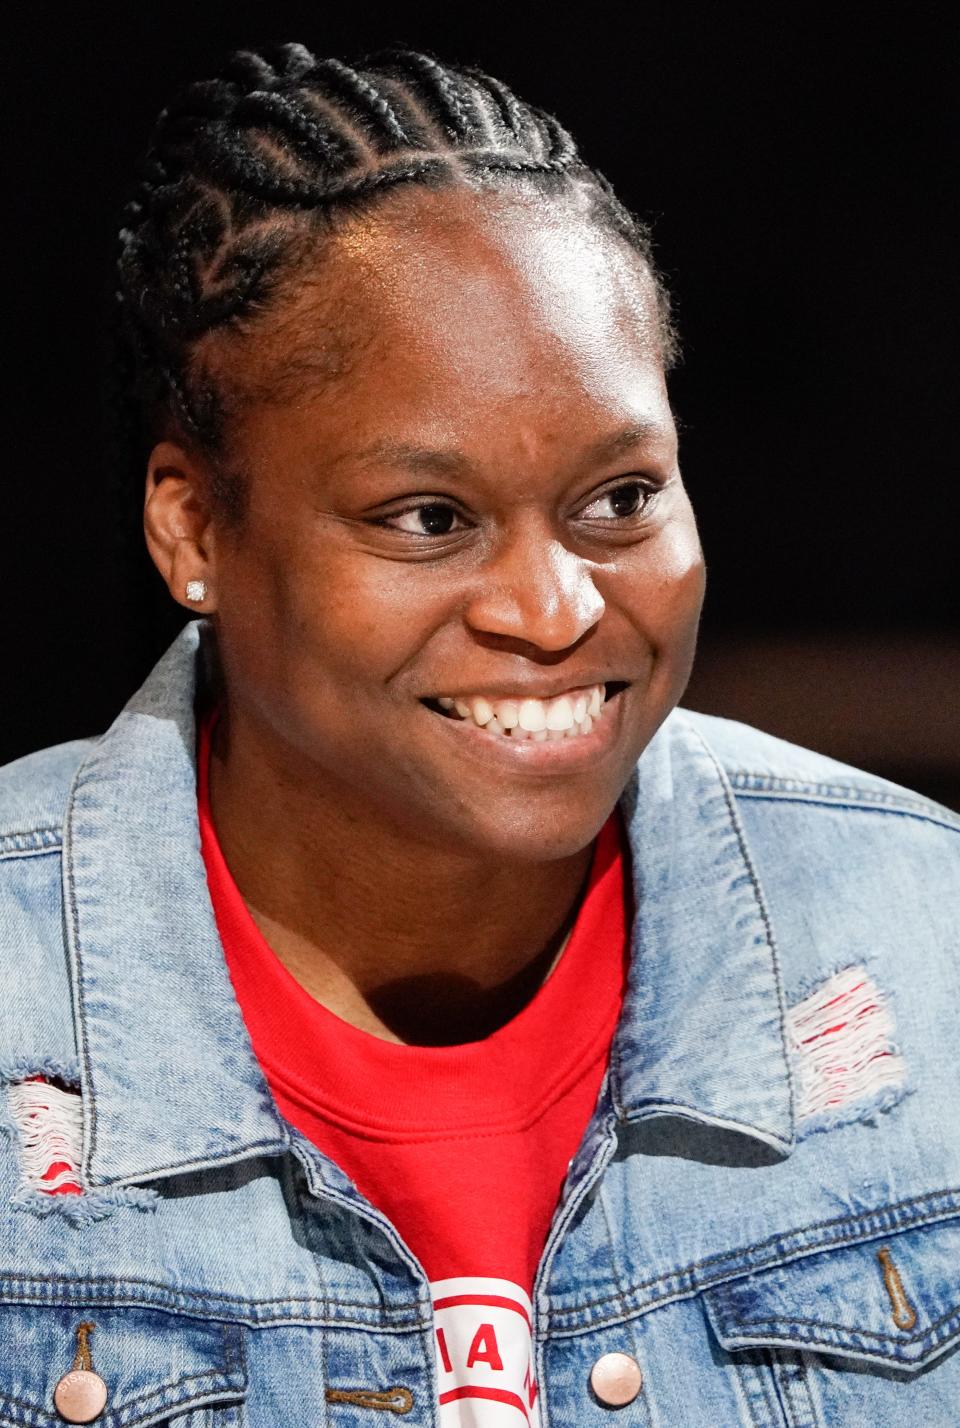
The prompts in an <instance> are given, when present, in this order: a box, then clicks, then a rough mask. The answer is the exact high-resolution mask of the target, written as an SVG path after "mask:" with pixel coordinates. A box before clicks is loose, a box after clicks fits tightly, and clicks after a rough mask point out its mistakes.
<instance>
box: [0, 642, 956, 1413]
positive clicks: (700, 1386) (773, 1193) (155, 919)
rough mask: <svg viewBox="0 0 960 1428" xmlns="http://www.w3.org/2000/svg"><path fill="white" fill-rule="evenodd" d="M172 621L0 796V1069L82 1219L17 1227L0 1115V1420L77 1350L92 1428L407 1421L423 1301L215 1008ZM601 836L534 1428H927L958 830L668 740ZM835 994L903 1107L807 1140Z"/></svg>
mask: <svg viewBox="0 0 960 1428" xmlns="http://www.w3.org/2000/svg"><path fill="white" fill-rule="evenodd" d="M202 626H203V622H195V623H194V624H192V625H190V626H188V627H187V629H186V630H185V631H184V632H183V634H182V635H181V636H180V637H179V638H178V640H177V641H176V642H175V644H174V645H173V646H172V647H171V649H170V650H169V652H168V653H167V655H166V656H165V657H164V659H163V660H162V661H161V662H160V664H159V665H158V666H157V668H156V669H155V671H154V672H153V674H152V675H151V676H150V678H149V680H148V681H147V683H146V684H145V685H144V687H143V689H142V690H141V691H140V692H139V693H138V694H137V695H136V696H135V697H134V698H133V699H132V700H131V701H130V703H129V704H128V706H127V707H126V709H125V710H124V711H123V712H122V713H121V715H120V716H119V718H118V719H117V720H116V722H115V723H114V725H113V726H112V728H111V729H110V730H109V731H108V732H107V733H106V734H105V735H104V736H103V737H102V738H99V739H91V740H84V741H78V742H75V743H71V744H67V745H63V746H61V747H58V748H53V749H47V750H44V751H42V752H40V753H38V754H34V755H31V756H30V757H28V758H26V759H22V760H20V761H18V762H17V763H15V764H12V765H10V766H9V767H8V768H6V769H5V770H4V771H2V772H0V958H2V970H3V995H2V997H0V1075H2V1078H3V1080H4V1081H5V1082H7V1083H11V1084H13V1083H18V1082H22V1081H23V1079H24V1078H25V1077H28V1076H30V1075H32V1074H35V1073H43V1074H46V1075H48V1076H50V1075H54V1074H59V1075H60V1076H61V1077H63V1078H65V1079H66V1080H67V1081H75V1082H77V1083H79V1085H80V1086H81V1087H82V1106H83V1129H84V1135H83V1162H82V1180H83V1186H84V1193H83V1194H82V1195H76V1196H56V1197H54V1196H49V1195H44V1194H43V1193H42V1192H39V1191H37V1190H36V1189H31V1188H30V1187H29V1185H27V1184H26V1182H25V1171H24V1156H23V1146H22V1141H21V1136H20V1134H19V1132H18V1129H17V1125H16V1123H15V1121H14V1119H13V1116H12V1113H11V1111H10V1109H9V1106H8V1105H7V1098H6V1097H4V1096H3V1095H2V1094H0V1106H2V1112H0V1114H2V1117H3V1129H4V1130H5V1132H6V1135H5V1136H4V1137H0V1345H2V1352H0V1424H9V1425H14V1424H16V1425H23V1428H27V1425H29V1428H44V1425H53V1424H56V1423H60V1422H61V1420H60V1418H59V1416H58V1415H57V1413H56V1411H55V1409H54V1406H53V1398H52V1395H53V1390H54V1386H55V1385H56V1383H57V1380H58V1379H59V1378H60V1376H61V1375H62V1374H63V1372H64V1371H65V1370H66V1369H68V1368H69V1367H70V1364H71V1362H72V1360H73V1355H74V1349H75V1343H76V1327H77V1324H78V1323H79V1322H80V1321H81V1320H90V1321H93V1322H94V1323H95V1324H96V1325H97V1328H96V1330H95V1333H94V1335H93V1337H92V1339H91V1347H92V1350H93V1356H94V1368H95V1369H96V1370H97V1372H99V1373H100V1375H101V1376H102V1377H103V1379H104V1380H105V1381H106V1383H107V1385H108V1388H109V1393H110V1398H109V1401H108V1405H107V1408H106V1410H105V1411H104V1413H103V1414H102V1415H101V1417H100V1418H99V1419H98V1420H97V1422H98V1423H99V1424H101V1425H103V1428H120V1425H134V1424H136V1425H148V1424H155V1423H169V1424H171V1425H176V1428H224V1426H225V1425H228V1424H229V1425H247V1428H321V1425H330V1428H340V1425H343V1428H376V1424H377V1423H381V1422H382V1423H386V1422H388V1421H391V1420H392V1418H393V1416H394V1415H395V1413H396V1412H397V1410H398V1409H400V1408H405V1407H406V1406H407V1404H408V1403H409V1402H410V1400H409V1399H407V1398H404V1397H402V1396H398V1397H395V1398H393V1399H391V1398H390V1397H389V1396H388V1397H386V1398H385V1399H381V1400H376V1399H370V1400H369V1401H368V1403H369V1406H364V1403H363V1401H354V1402H341V1401H337V1394H338V1392H343V1391H354V1390H366V1391H369V1392H370V1393H373V1394H389V1391H390V1390H392V1389H397V1388H405V1389H407V1390H409V1393H410V1395H412V1406H411V1407H410V1408H409V1411H408V1412H407V1413H406V1415H405V1416H404V1421H405V1422H407V1423H410V1424H417V1425H421V1424H423V1425H426V1424H431V1423H435V1422H436V1421H437V1409H436V1407H435V1401H436V1385H435V1368H434V1352H433V1341H432V1324H431V1313H430V1296H429V1290H428V1286H427V1283H426V1281H425V1278H424V1275H423V1273H422V1271H421V1269H420V1267H419V1265H418V1264H417V1262H416V1260H415V1259H414V1257H413V1256H412V1254H411V1253H410V1251H409V1250H408V1249H407V1248H406V1247H405V1245H404V1244H403V1243H402V1242H401V1240H400V1238H399V1236H398V1235H397V1233H396V1231H395V1230H394V1229H393V1227H392V1226H391V1225H390V1224H389V1223H388V1222H387V1221H386V1219H385V1218H384V1217H383V1216H382V1215H381V1214H380V1213H378V1211H377V1210H376V1209H374V1208H373V1207H371V1206H370V1205H369V1204H368V1203H366V1202H365V1201H364V1200H363V1199H362V1197H361V1196H360V1195H359V1193H358V1192H357V1191H356V1189H355V1188H354V1187H353V1185H352V1184H351V1182H350V1181H349V1180H348V1178H347V1177H346V1176H345V1175H344V1174H343V1173H342V1171H341V1170H339V1169H338V1168H337V1166H335V1165H334V1164H332V1163H331V1162H330V1161H329V1160H327V1159H325V1158H324V1157H323V1156H322V1155H321V1154H319V1152H317V1151H316V1150H315V1149H314V1148H313V1147H312V1146H311V1145H310V1144H308V1143H307V1142H306V1141H305V1140H304V1139H303V1137H302V1136H300V1135H299V1134H298V1133H297V1132H295V1131H294V1130H293V1129H292V1128H291V1127H290V1126H289V1125H288V1124H287V1123H285V1121H284V1120H283V1119H282V1118H281V1117H280V1115H279V1114H278V1112H277V1110H276V1107H275V1105H274V1103H273V1100H272V1098H271V1095H270V1093H269V1091H268V1089H267V1086H266V1084H265V1081H264V1077H263V1075H262V1073H261V1070H260V1068H259V1065H258V1063H257V1061H256V1060H255V1058H254V1056H253V1053H252V1050H251V1047H250V1043H249V1040H248V1037H247V1034H246V1030H245V1027H244V1024H243V1021H242V1019H241V1015H240V1012H239V1009H238V1007H237V1004H236V1001H235V998H234V996H233V992H232V988H231V985H230V981H229V978H228V975H227V972H226V968H225V964H224V959H223V955H222V950H221V947H220V943H219V941H218V937H217V932H216V928H215V924H214V919H213V914H212V911H211V907H210V901H209V898H208V894H207V888H206V882H205V877H204V869H203V863H202V860H201V856H200V849H199V839H198V830H197V817H196V798H195V753H194V712H193V710H194V698H195V693H196V685H197V680H198V677H199V672H200V671H201V670H202V668H203V661H202V659H201V658H200V657H199V654H198V651H202V647H203V641H204V640H205V639H206V636H205V635H203V636H202V634H201V631H202ZM623 806H624V810H625V813H626V816H627V821H628V826H629V832H630V840H631V846H632V858H633V866H634V873H635V878H636V902H637V907H638V915H637V919H636V924H635V927H634V931H633V962H632V973H631V984H630V991H629V996H628V1000H627V1005H626V1008H625V1011H624V1015H623V1019H622V1023H621V1026H620V1028H619V1031H618V1034H617V1037H616V1041H615V1047H614V1053H613V1056H612V1062H611V1067H610V1073H609V1076H608V1078H607V1082H606V1084H605V1086H604V1089H603V1091H602V1093H601V1098H600V1103H599V1105H598V1107H597V1110H596V1113H595V1115H594V1117H593V1120H592V1122H591V1124H590V1127H589V1129H588V1131H587V1134H586V1137H585V1139H584V1142H583V1145H582V1147H581V1149H580V1151H579V1153H578V1154H577V1156H576V1157H575V1159H574V1161H573V1162H572V1164H571V1168H570V1174H569V1177H568V1180H567V1184H566V1188H565V1191H564V1194H563V1198H562V1203H561V1205H560V1207H559V1208H558V1211H557V1214H556V1216H555V1219H554V1222H553V1226H552V1229H551V1232H550V1236H549V1241H548V1244H547V1246H546V1249H545V1251H544V1255H543V1259H542V1262H541V1265H540V1270H539V1275H538V1280H537V1284H536V1289H535V1295H534V1299H535V1315H536V1344H537V1356H538V1377H539V1385H540V1405H541V1416H542V1422H543V1423H544V1425H547V1428H561V1425H563V1428H567V1425H571V1428H581V1425H587V1428H589V1426H590V1425H596V1428H602V1425H605V1424H608V1423H609V1424H613V1423H614V1422H616V1424H617V1425H627V1424H629V1425H644V1428H647V1425H656V1428H687V1425H696V1426H697V1428H704V1425H706V1428H727V1425H731V1428H732V1426H733V1425H744V1428H774V1425H776V1428H783V1425H792V1426H793V1428H801V1425H802V1428H812V1425H843V1428H892V1425H900V1424H911V1425H916V1428H948V1425H949V1428H955V1425H956V1424H958V1423H960V1355H958V1354H957V1353H956V1352H954V1351H955V1350H956V1348H957V1345H958V1342H960V1121H958V1105H960V1065H958V1062H960V1046H958V1042H960V1038H958V1018H957V1008H958V1005H960V986H958V980H960V975H958V965H960V964H958V943H960V837H958V833H960V820H958V819H957V818H955V817H954V816H953V815H952V814H950V813H948V812H947V811H946V810H945V809H942V808H939V807H937V806H936V805H934V804H931V803H929V802H926V801H925V800H924V799H922V798H920V797H919V796H916V795H913V794H911V793H908V792H906V791H905V790H902V789H899V788H896V787H895V786H893V785H891V784H889V783H885V782H883V781H881V780H879V779H877V778H874V777H872V776H870V775H867V774H864V773H860V772H857V771H856V770H853V769H850V768H847V767H844V766H842V765H839V764H837V763H834V762H831V761H829V760H827V759H825V758H822V757H820V756H819V755H817V754H813V753H810V752H808V751H806V750H803V749H799V748H795V747H793V746H791V745H788V744H785V743H782V742H780V741H778V740H776V739H773V738H771V737H768V736H767V735H765V734H762V733H759V732H757V731H756V730H754V729H750V728H746V727H744V726H742V725H737V724H733V723H728V722H726V721H723V720H718V719H713V718H707V717H705V716H702V715H698V714H691V713H688V712H684V711H682V710H678V711H675V712H674V713H673V714H672V715H671V716H670V718H669V719H668V720H667V721H666V723H665V724H664V725H663V727H662V728H661V730H660V731H659V733H658V734H657V736H656V737H655V738H654V740H653V742H652V743H651V745H650V746H649V748H648V749H647V751H646V752H645V753H644V755H643V757H642V759H641V760H640V763H639V765H638V768H637V771H636V776H635V777H634V779H633V780H632V782H631V784H630V785H629V787H628V788H627V790H626V792H625V794H624V799H623ZM848 967H852V968H857V969H863V970H864V974H865V975H866V976H867V977H868V978H869V979H870V983H871V985H872V986H873V987H875V988H876V990H877V995H878V996H879V997H881V998H883V999H885V1003H886V1006H887V1008H888V1011H889V1014H890V1015H891V1016H892V1018H893V1020H894V1022H895V1038H894V1039H893V1040H892V1041H891V1043H890V1048H889V1050H890V1053H891V1055H892V1054H893V1053H896V1054H898V1055H899V1056H900V1057H901V1058H902V1065H903V1067H904V1068H905V1069H904V1073H903V1076H902V1078H901V1080H902V1085H895V1086H893V1087H889V1086H888V1087H887V1088H886V1090H874V1091H871V1092H870V1093H869V1094H852V1095H850V1096H848V1097H847V1099H846V1100H845V1101H844V1100H843V1098H842V1097H841V1102H842V1103H841V1104H840V1105H839V1106H837V1107H835V1108H834V1109H832V1110H828V1111H827V1112H825V1113H817V1112H816V1110H815V1108H812V1106H811V1103H810V1096H809V1091H808V1090H805V1089H804V1086H805V1082H804V1080H803V1078H804V1076H805V1075H806V1074H807V1073H806V1072H805V1071H804V1067H805V1066H808V1065H809V1060H807V1061H805V1060H804V1056H805V1055H806V1052H805V1051H803V1050H802V1049H798V1047H799V1043H798V1040H797V1037H796V1036H795V1034H794V1033H793V1032H791V1029H790V1028H791V1025H792V1022H791V1016H793V1015H794V1012H793V1011H791V1009H795V1008H797V1007H798V1006H799V1007H800V1008H801V1010H802V1008H803V1007H804V1006H807V1005H809V1004H810V1002H809V999H810V998H811V997H816V995H817V991H818V988H819V987H820V986H821V984H823V983H824V982H825V981H826V980H827V979H829V978H830V977H831V976H832V975H833V974H835V973H836V972H837V971H838V970H840V969H845V968H848ZM584 995H585V996H588V995H589V988H588V987H585V988H584ZM888 1064H890V1065H899V1064H900V1063H898V1062H894V1061H892V1060H891V1061H890V1062H889V1063H888ZM7 1090H8V1091H9V1086H8V1087H7ZM882 1251H887V1252H888V1253H887V1255H886V1257H885V1258H880V1257H879V1256H880V1254H881V1252H882ZM890 1266H893V1267H894V1270H895V1273H896V1275H898V1276H899V1278H896V1277H895V1276H894V1274H893V1273H891V1271H890ZM898 1286H899V1288H898ZM616 1351H622V1352H625V1353H629V1354H632V1355H633V1356H634V1357H635V1358H636V1360H637V1361H638V1363H639V1364H640V1367H641V1368H642V1371H643V1388H642V1390H641V1392H640V1393H639V1395H638V1396H637V1397H636V1398H635V1400H634V1401H633V1402H632V1403H631V1404H629V1405H628V1406H626V1407H624V1408H620V1409H616V1410H612V1409H610V1408H607V1407H605V1406H604V1405H603V1404H602V1403H600V1402H599V1401H598V1399H597V1398H596V1397H595V1396H594V1395H593V1393H592V1392H591V1389H590V1386H589V1379H590V1371H591V1368H592V1366H593V1364H594V1362H595V1361H596V1360H597V1358H598V1357H599V1356H600V1355H602V1354H604V1353H607V1352H616ZM519 1417H520V1415H519V1414H518V1418H519Z"/></svg>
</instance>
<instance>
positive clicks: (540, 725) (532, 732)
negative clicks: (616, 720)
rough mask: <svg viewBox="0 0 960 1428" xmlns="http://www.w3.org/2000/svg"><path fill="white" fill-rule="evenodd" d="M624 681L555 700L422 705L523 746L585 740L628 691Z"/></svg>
mask: <svg viewBox="0 0 960 1428" xmlns="http://www.w3.org/2000/svg"><path fill="white" fill-rule="evenodd" d="M626 688H627V685H626V682H625V681H623V680H611V681H610V682H609V683H607V684H590V685H584V686H580V687H579V688H576V689H570V690H567V691H565V692H564V693H563V694H558V695H556V696H555V697H554V698H552V699H531V698H530V697H529V696H523V697H518V698H514V699H510V698H507V699H499V698H498V699H494V698H489V697H488V696H486V695H483V694H470V695H467V696H466V697H464V698H458V699H454V698H452V697H450V696H445V695H440V696H438V697H437V698H430V699H423V700H421V703H422V704H424V705H426V707H427V708H428V709H429V710H431V711H432V712H433V713H434V714H439V715H440V716H441V717H443V718H445V719H453V720H456V721H459V722H461V723H470V724H473V725H475V726H476V727H477V728H479V729H483V730H484V732H485V733H487V734H493V735H494V736H495V737H501V738H505V739H512V740H514V741H515V742H519V741H521V740H523V739H531V740H533V741H534V742H536V743H546V742H547V741H552V740H559V739H576V738H582V737H583V735H585V734H589V733H590V732H591V730H592V729H593V727H594V725H595V724H597V723H599V722H600V720H602V719H603V717H604V710H605V709H606V706H607V704H608V703H609V702H610V701H611V700H612V699H615V698H616V696H617V695H618V694H620V693H621V691H622V690H624V689H626Z"/></svg>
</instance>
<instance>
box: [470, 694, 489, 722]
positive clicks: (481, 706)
mask: <svg viewBox="0 0 960 1428" xmlns="http://www.w3.org/2000/svg"><path fill="white" fill-rule="evenodd" d="M492 718H493V705H492V704H491V703H490V702H489V700H486V699H484V698H483V697H482V696H481V697H480V698H479V699H475V700H474V701H473V722H474V723H475V724H479V725H480V727H481V729H482V728H483V726H484V724H489V723H490V720H491V719H492Z"/></svg>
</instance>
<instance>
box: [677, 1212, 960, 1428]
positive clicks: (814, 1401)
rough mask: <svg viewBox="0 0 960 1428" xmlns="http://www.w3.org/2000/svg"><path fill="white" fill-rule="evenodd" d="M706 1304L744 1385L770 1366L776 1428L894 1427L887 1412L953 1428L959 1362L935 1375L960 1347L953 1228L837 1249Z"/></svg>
mask: <svg viewBox="0 0 960 1428" xmlns="http://www.w3.org/2000/svg"><path fill="white" fill-rule="evenodd" d="M703 1297H704V1304H705V1307H706V1311H707V1316H708V1318H709V1320H710V1324H711V1327H712V1329H713V1331H714V1333H715V1335H716V1337H717V1339H718V1340H719V1342H720V1344H721V1345H722V1347H723V1348H724V1349H726V1350H727V1351H728V1352H730V1353H731V1354H732V1355H733V1356H734V1359H737V1358H739V1359H740V1361H741V1362H742V1364H743V1365H744V1366H745V1371H746V1372H747V1373H748V1375H749V1374H756V1373H757V1372H759V1371H760V1370H759V1368H758V1365H759V1364H761V1363H762V1362H764V1361H765V1362H767V1363H768V1364H769V1365H770V1366H771V1369H772V1371H773V1373H774V1376H775V1377H776V1379H777V1389H778V1396H779V1400H780V1402H781V1404H782V1407H783V1414H784V1417H783V1418H782V1419H781V1420H780V1421H781V1422H782V1421H786V1422H787V1423H788V1424H791V1425H792V1424H794V1423H796V1424H801V1423H802V1424H806V1423H808V1422H809V1423H813V1424H818V1423H826V1424H834V1423H837V1424H839V1423H843V1424H844V1425H847V1424H849V1425H850V1428H856V1425H859V1424H860V1423H861V1422H863V1423H865V1424H866V1423H871V1424H872V1425H876V1424H877V1423H885V1422H887V1421H891V1422H892V1421H894V1420H893V1418H892V1417H890V1413H891V1410H892V1409H893V1406H894V1402H895V1403H896V1405H897V1406H898V1408H899V1409H901V1410H903V1411H910V1410H918V1409H919V1410H920V1412H919V1415H918V1416H917V1417H915V1419H914V1421H916V1422H922V1423H923V1424H924V1428H939V1425H941V1424H943V1425H954V1424H956V1423H958V1422H960V1355H957V1356H954V1357H953V1358H952V1359H951V1360H950V1362H949V1363H944V1364H943V1365H942V1366H938V1365H937V1360H938V1359H940V1358H941V1357H942V1356H944V1355H947V1354H948V1353H949V1351H950V1350H951V1349H952V1348H954V1347H955V1346H956V1345H957V1344H958V1342H960V1221H956V1220H951V1221H945V1222H941V1223H939V1224H934V1225H926V1226H921V1227H917V1228H913V1229H909V1230H901V1231H898V1232H895V1233H893V1234H891V1235H890V1236H889V1237H888V1238H886V1239H880V1240H871V1241H869V1242H867V1243H863V1244H856V1245H842V1246H835V1247H833V1248H831V1249H829V1250H825V1251H822V1252H820V1253H817V1254H811V1255H809V1256H807V1257H806V1258H803V1259H798V1260H794V1261H792V1262H791V1263H789V1264H780V1265H777V1266H776V1267H775V1268H772V1269H767V1270H763V1271H761V1272H759V1273H755V1274H751V1275H747V1276H746V1277H744V1278H742V1279H736V1280H733V1281H730V1282H728V1283H726V1284H723V1285H720V1286H718V1287H717V1288H715V1289H711V1290H708V1291H706V1293H705V1294H704V1296H703ZM751 1350H752V1351H757V1350H760V1351H766V1353H765V1354H764V1353H759V1354H758V1353H757V1352H753V1353H751V1352H749V1351H751ZM910 1385H912V1389H911V1391H909V1392H905V1389H906V1388H907V1387H908V1386H910ZM928 1393H930V1394H932V1395H933V1396H932V1397H931V1400H930V1401H931V1404H936V1405H937V1407H936V1409H935V1410H931V1411H933V1416H932V1417H930V1416H924V1414H925V1413H926V1412H927V1409H926V1407H925V1403H926V1399H927V1395H928ZM891 1395H895V1398H894V1397H892V1396H891ZM921 1400H923V1402H921ZM885 1414H886V1415H887V1416H884V1415H885Z"/></svg>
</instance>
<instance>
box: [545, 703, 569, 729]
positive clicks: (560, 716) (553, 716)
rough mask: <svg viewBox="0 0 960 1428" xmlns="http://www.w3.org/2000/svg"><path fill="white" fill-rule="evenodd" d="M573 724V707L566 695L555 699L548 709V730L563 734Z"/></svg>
mask: <svg viewBox="0 0 960 1428" xmlns="http://www.w3.org/2000/svg"><path fill="white" fill-rule="evenodd" d="M572 723H573V705H572V704H571V702H570V700H569V699H568V698H567V696H566V695H565V694H562V695H561V696H560V698H559V699H554V700H553V702H552V703H551V704H550V706H549V708H548V709H547V728H548V729H550V730H554V731H557V730H559V731H560V732H562V731H563V730H564V729H569V728H570V725H571V724H572Z"/></svg>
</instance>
